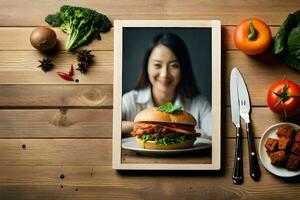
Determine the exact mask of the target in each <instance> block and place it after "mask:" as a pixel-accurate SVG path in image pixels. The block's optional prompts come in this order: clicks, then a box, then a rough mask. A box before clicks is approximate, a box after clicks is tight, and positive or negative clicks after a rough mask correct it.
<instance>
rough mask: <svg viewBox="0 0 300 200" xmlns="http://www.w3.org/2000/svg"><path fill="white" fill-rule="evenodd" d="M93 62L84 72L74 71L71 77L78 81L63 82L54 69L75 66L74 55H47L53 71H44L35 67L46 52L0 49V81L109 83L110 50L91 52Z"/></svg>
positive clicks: (110, 75) (110, 70) (110, 81)
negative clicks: (86, 71)
mask: <svg viewBox="0 0 300 200" xmlns="http://www.w3.org/2000/svg"><path fill="white" fill-rule="evenodd" d="M92 54H93V55H95V58H94V63H93V64H92V65H91V66H90V69H89V71H88V73H87V74H81V73H80V72H79V71H77V70H76V71H75V75H74V79H79V83H75V82H72V81H66V80H64V79H62V78H61V77H59V76H58V75H57V74H56V73H57V72H58V71H65V72H68V70H69V68H70V66H71V64H73V65H74V66H75V68H76V67H77V60H76V55H72V53H69V52H59V53H57V54H56V55H51V54H48V55H47V56H48V57H49V58H50V59H52V60H53V62H52V63H53V64H55V67H54V69H53V70H51V71H49V72H47V73H44V72H43V71H42V70H41V69H40V68H38V67H37V66H38V65H39V61H38V60H41V59H42V58H43V57H44V56H45V55H46V54H42V53H40V52H38V51H1V52H0V84H32V83H35V84H57V83H59V84H112V82H113V52H112V51H94V52H93V53H92Z"/></svg>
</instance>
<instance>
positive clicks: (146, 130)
mask: <svg viewBox="0 0 300 200" xmlns="http://www.w3.org/2000/svg"><path fill="white" fill-rule="evenodd" d="M149 134H151V135H152V134H153V135H156V136H153V137H155V138H162V137H166V136H168V137H172V135H174V136H173V137H175V136H177V135H188V136H191V137H198V136H200V133H196V131H195V129H194V126H193V125H184V124H170V123H155V122H151V123H149V122H147V123H146V122H140V123H136V124H135V125H134V129H133V131H132V132H131V135H132V136H141V135H149Z"/></svg>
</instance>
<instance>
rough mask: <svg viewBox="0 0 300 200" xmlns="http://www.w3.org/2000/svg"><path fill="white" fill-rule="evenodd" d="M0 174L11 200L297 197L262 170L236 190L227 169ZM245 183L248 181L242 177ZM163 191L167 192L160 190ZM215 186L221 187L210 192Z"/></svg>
mask: <svg viewBox="0 0 300 200" xmlns="http://www.w3.org/2000/svg"><path fill="white" fill-rule="evenodd" d="M0 169H2V170H1V171H2V172H3V173H1V175H2V174H3V175H4V176H1V178H0V179H1V180H0V181H1V183H0V184H1V186H0V193H1V194H2V195H1V197H2V198H3V197H7V198H8V197H14V198H13V199H19V198H18V197H22V199H33V198H34V199H35V198H38V197H39V199H44V198H43V197H45V198H46V199H71V198H75V199H99V197H100V196H101V197H102V198H101V199H114V198H117V197H119V198H120V197H122V199H145V197H149V196H151V194H153V193H154V192H155V193H158V194H160V197H162V198H164V199H185V198H191V199H195V198H197V197H199V193H200V194H201V198H202V199H222V197H224V196H226V197H228V198H229V199H241V198H242V199H251V198H249V196H248V195H249V193H251V197H253V196H257V197H261V199H271V197H272V198H273V199H274V195H276V197H278V196H279V197H284V196H282V195H283V194H286V193H289V196H292V197H293V199H294V198H295V196H298V195H299V194H300V193H299V183H298V182H297V181H296V179H292V180H294V183H293V184H286V181H284V180H282V179H280V178H278V177H275V176H273V175H271V174H270V173H268V172H265V170H264V169H262V172H263V175H262V178H261V180H260V182H254V181H253V180H252V179H245V182H244V184H243V185H240V186H239V187H238V188H237V187H236V185H234V184H233V183H232V181H231V170H229V169H228V170H226V172H225V174H224V175H220V176H218V175H211V173H208V172H206V174H205V173H201V172H200V173H197V172H193V173H190V174H188V173H185V175H184V176H183V175H180V174H179V173H178V172H176V173H170V172H169V173H168V172H165V173H164V175H163V176H158V173H154V172H151V173H147V172H144V173H143V174H141V173H135V174H134V176H132V175H133V174H130V173H129V175H127V174H126V173H125V174H123V173H121V174H120V173H118V172H116V171H114V170H112V169H111V168H110V167H101V166H86V167H85V166H84V167H77V166H71V167H64V166H63V167H42V166H37V167H26V166H20V167H15V166H10V167H6V168H4V167H1V168H0ZM4 172H6V173H5V174H4ZM47 172H48V173H47ZM61 173H64V175H65V178H64V179H60V178H59V176H60V174H61ZM12 174H13V175H12ZM91 174H92V175H91ZM212 177H213V178H212ZM245 177H248V175H247V174H245ZM199 178H200V179H201V181H199ZM153 182H154V183H155V184H153ZM182 182H184V183H185V184H184V185H183V184H182ZM289 182H291V180H290V181H289ZM141 183H143V184H141ZM166 185H167V186H168V188H165V186H166ZM215 185H222V187H214V186H215ZM170 186H171V187H170ZM179 191H180V192H179ZM270 191H272V192H271V193H270ZM13 195H14V196H13ZM16 197H17V198H16ZM49 197H51V198H49ZM218 197H219V198H218ZM283 199H292V198H283Z"/></svg>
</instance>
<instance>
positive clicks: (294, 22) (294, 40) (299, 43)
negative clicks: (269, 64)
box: [273, 10, 300, 71]
mask: <svg viewBox="0 0 300 200" xmlns="http://www.w3.org/2000/svg"><path fill="white" fill-rule="evenodd" d="M273 53H274V54H275V55H277V56H279V57H281V58H282V59H283V60H284V62H285V63H286V64H287V65H288V66H289V67H292V68H294V69H296V70H299V71H300V10H298V11H296V12H295V13H293V14H289V15H288V17H287V18H286V20H285V21H284V22H283V24H282V25H281V26H280V28H279V31H278V33H277V34H276V36H275V38H274V43H273Z"/></svg>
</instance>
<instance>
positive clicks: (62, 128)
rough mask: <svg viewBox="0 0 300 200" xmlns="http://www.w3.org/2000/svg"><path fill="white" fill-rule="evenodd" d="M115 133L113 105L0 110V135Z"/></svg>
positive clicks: (43, 135)
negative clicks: (110, 107) (113, 130)
mask: <svg viewBox="0 0 300 200" xmlns="http://www.w3.org/2000/svg"><path fill="white" fill-rule="evenodd" d="M111 136H112V109H64V108H62V109H50V110H49V109H34V110H31V109H25V110H18V109H16V110H3V109H2V110H0V138H54V137H55V138H61V137H62V138H65V137H71V138H76V137H96V138H103V137H111Z"/></svg>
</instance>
